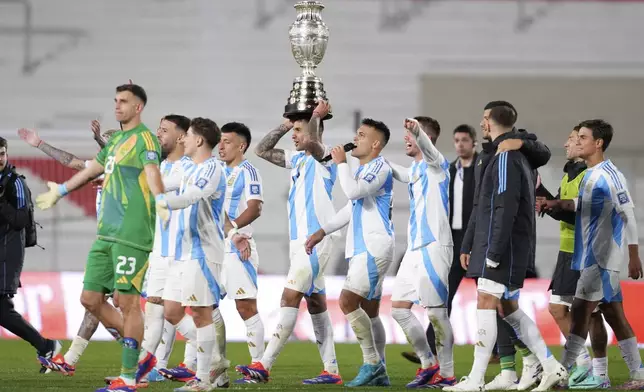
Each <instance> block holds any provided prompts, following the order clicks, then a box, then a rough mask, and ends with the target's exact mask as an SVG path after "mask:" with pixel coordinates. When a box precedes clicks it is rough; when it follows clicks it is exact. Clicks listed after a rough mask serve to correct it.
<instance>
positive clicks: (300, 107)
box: [284, 76, 333, 120]
mask: <svg viewBox="0 0 644 392" xmlns="http://www.w3.org/2000/svg"><path fill="white" fill-rule="evenodd" d="M320 99H327V98H326V92H325V91H324V84H323V83H322V81H321V80H320V78H318V77H317V76H300V77H298V78H295V80H294V81H293V89H292V90H291V95H290V97H289V99H288V102H287V104H286V106H284V117H286V118H289V119H297V118H298V117H306V116H310V115H311V114H313V110H315V108H316V106H317V105H318V102H319V100H320ZM331 118H333V114H331V113H329V114H327V115H326V116H325V117H324V118H323V119H322V120H329V119H331Z"/></svg>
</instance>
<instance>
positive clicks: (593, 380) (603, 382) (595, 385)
mask: <svg viewBox="0 0 644 392" xmlns="http://www.w3.org/2000/svg"><path fill="white" fill-rule="evenodd" d="M570 378H572V376H571V377H570ZM569 388H570V389H610V379H609V378H608V376H595V375H591V376H588V377H586V378H585V379H584V380H583V381H581V382H578V383H576V384H575V385H571V384H569Z"/></svg>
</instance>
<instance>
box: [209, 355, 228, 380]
mask: <svg viewBox="0 0 644 392" xmlns="http://www.w3.org/2000/svg"><path fill="white" fill-rule="evenodd" d="M229 367H230V361H229V360H227V359H222V360H221V361H219V363H216V364H212V365H211V366H210V383H211V384H214V383H215V380H217V379H218V378H219V376H221V375H222V374H224V373H226V370H228V368H229Z"/></svg>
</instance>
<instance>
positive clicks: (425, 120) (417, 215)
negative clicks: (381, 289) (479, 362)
mask: <svg viewBox="0 0 644 392" xmlns="http://www.w3.org/2000/svg"><path fill="white" fill-rule="evenodd" d="M404 127H405V129H406V130H407V132H406V134H405V137H404V139H405V145H406V148H405V152H406V154H407V156H410V157H412V158H414V162H413V163H412V165H411V167H409V168H403V167H400V166H398V165H395V164H390V165H391V167H392V170H393V175H394V178H395V179H397V180H399V181H401V182H404V183H408V184H409V186H408V188H409V208H410V215H409V225H408V234H407V238H408V239H407V242H408V246H407V251H406V252H405V256H404V257H403V260H402V262H401V264H400V268H399V269H398V273H397V275H396V280H395V283H394V291H393V293H392V295H391V301H392V308H393V309H392V311H391V315H392V317H393V318H394V319H395V320H396V322H397V323H398V324H399V325H400V328H402V330H403V332H404V333H405V336H407V339H408V340H409V342H410V343H411V345H412V347H413V348H414V351H415V352H416V355H418V358H419V359H420V361H421V364H420V368H419V369H418V371H417V372H416V378H415V379H414V380H413V381H412V382H410V383H409V384H407V388H418V387H422V386H424V385H428V384H429V385H434V386H435V387H443V386H447V385H454V384H456V378H454V358H453V357H454V356H453V344H454V336H453V334H452V325H451V324H450V321H449V317H448V315H447V301H448V290H449V289H448V286H449V284H448V275H449V271H450V268H451V266H452V253H453V252H454V249H453V243H452V231H451V227H450V224H449V211H448V209H449V194H448V193H449V181H450V175H449V162H448V161H447V160H446V159H445V157H443V154H441V153H440V152H439V151H438V149H437V148H436V147H435V144H436V140H437V139H438V135H439V134H440V125H439V123H438V121H436V120H434V119H433V118H430V117H416V118H413V119H409V118H408V119H405V121H404ZM414 303H420V305H421V306H422V307H424V308H425V309H426V311H427V316H428V318H429V321H430V322H431V324H432V325H433V326H434V330H435V331H436V332H437V333H436V334H435V339H436V348H437V354H438V361H437V360H436V357H434V355H433V354H432V351H431V349H430V347H429V342H428V341H427V337H426V336H425V333H424V331H423V327H422V325H421V324H420V321H418V319H417V318H416V316H414V315H413V314H412V312H411V307H412V305H413V304H414ZM439 363H440V369H439V365H438V364H439ZM439 370H440V371H439Z"/></svg>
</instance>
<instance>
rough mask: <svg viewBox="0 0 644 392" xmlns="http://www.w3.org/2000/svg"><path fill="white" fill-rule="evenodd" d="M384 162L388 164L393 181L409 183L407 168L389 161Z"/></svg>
mask: <svg viewBox="0 0 644 392" xmlns="http://www.w3.org/2000/svg"><path fill="white" fill-rule="evenodd" d="M385 160H386V161H387V163H388V164H389V167H391V173H392V174H393V176H394V180H396V181H400V182H403V183H406V184H407V183H409V181H410V178H409V169H408V168H406V167H404V166H401V165H398V164H396V163H393V162H391V161H389V160H387V159H385Z"/></svg>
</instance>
